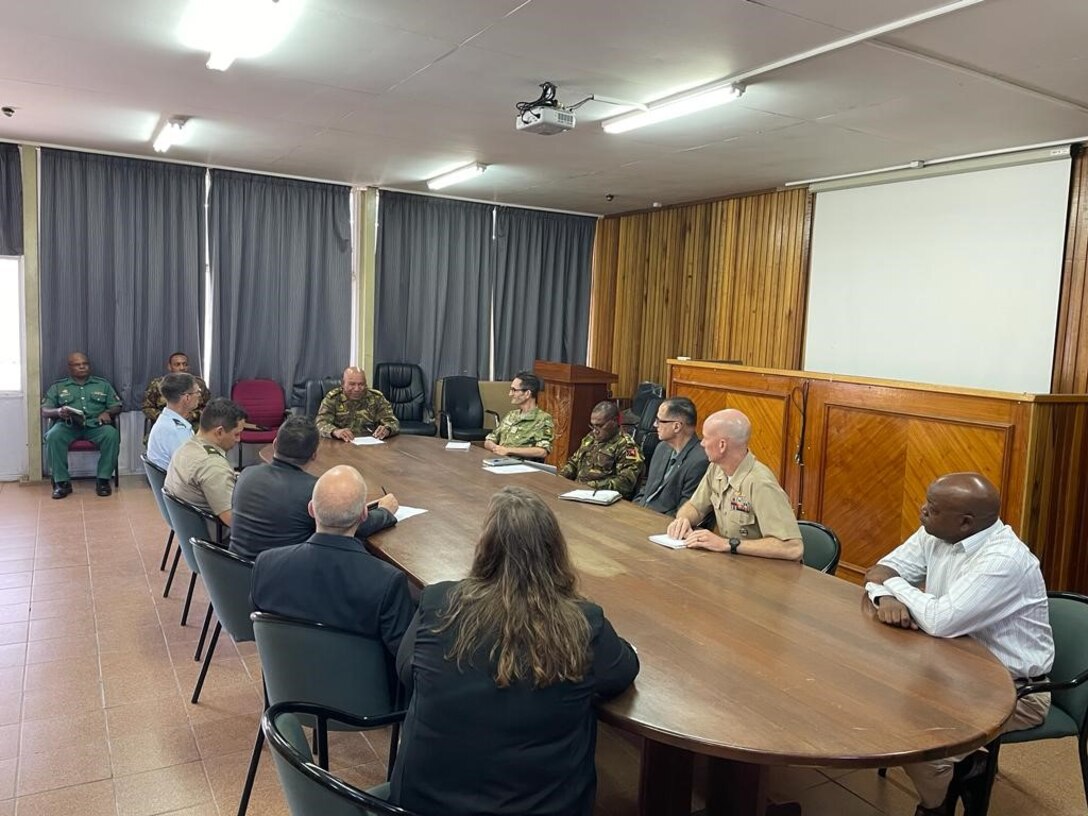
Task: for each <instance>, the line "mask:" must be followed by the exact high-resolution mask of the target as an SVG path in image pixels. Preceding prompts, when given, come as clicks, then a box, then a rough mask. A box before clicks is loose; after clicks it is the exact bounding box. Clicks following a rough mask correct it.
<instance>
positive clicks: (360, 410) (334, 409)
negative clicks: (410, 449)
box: [316, 366, 400, 442]
mask: <svg viewBox="0 0 1088 816" xmlns="http://www.w3.org/2000/svg"><path fill="white" fill-rule="evenodd" d="M316 421H317V430H318V431H319V432H320V433H321V435H322V436H327V437H332V438H333V439H342V440H343V441H345V442H350V441H351V440H353V439H354V438H355V437H357V436H373V437H374V438H375V439H385V438H386V437H388V436H393V435H394V434H396V433H397V431H399V430H400V422H398V421H397V415H396V414H394V413H393V406H392V405H390V404H389V400H387V399H386V398H385V397H384V396H383V395H382V392H381V391H375V390H374V389H372V388H368V387H367V384H366V374H364V373H363V372H362V370H360V369H358V368H355V367H354V366H352V367H350V368H347V369H345V370H344V378H343V380H341V385H340V387H339V388H334V389H333V390H332V391H330V392H329V393H328V394H326V395H325V399H323V400H321V407H320V408H318V409H317V420H316Z"/></svg>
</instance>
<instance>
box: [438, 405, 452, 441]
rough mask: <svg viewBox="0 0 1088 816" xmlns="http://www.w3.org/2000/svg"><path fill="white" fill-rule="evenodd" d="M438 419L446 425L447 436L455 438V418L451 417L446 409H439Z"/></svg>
mask: <svg viewBox="0 0 1088 816" xmlns="http://www.w3.org/2000/svg"><path fill="white" fill-rule="evenodd" d="M438 421H439V422H440V423H445V425H446V438H447V439H453V420H451V419H450V415H449V414H448V413H446V412H445V411H439V412H438Z"/></svg>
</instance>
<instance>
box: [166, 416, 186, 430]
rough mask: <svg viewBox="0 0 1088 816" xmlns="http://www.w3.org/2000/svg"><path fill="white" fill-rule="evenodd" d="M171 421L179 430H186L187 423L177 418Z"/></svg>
mask: <svg viewBox="0 0 1088 816" xmlns="http://www.w3.org/2000/svg"><path fill="white" fill-rule="evenodd" d="M170 421H171V422H173V423H174V424H175V425H177V426H178V427H179V428H184V427H185V426H186V424H187V423H185V422H182V421H181V420H180V419H176V418H172V419H171V420H170Z"/></svg>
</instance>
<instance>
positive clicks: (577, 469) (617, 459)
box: [559, 402, 644, 499]
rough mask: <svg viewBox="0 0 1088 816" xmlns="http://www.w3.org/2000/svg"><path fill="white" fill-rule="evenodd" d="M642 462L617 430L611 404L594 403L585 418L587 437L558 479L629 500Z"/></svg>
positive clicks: (633, 446)
mask: <svg viewBox="0 0 1088 816" xmlns="http://www.w3.org/2000/svg"><path fill="white" fill-rule="evenodd" d="M643 463H644V460H643V458H642V451H640V450H639V449H638V445H636V444H635V440H633V439H632V438H631V437H630V436H628V435H627V434H626V433H624V432H622V431H621V430H620V412H619V409H618V408H617V407H616V403H614V402H598V403H597V405H596V406H594V408H593V413H591V414H590V415H589V433H588V434H586V436H585V438H584V439H583V440H582V444H581V445H579V446H578V450H576V451H575V452H574V454H573V455H572V456H571V457H570V459H569V460H568V461H567V463H566V464H565V465H563V469H562V470H560V471H559V475H560V476H563V477H565V478H567V479H574V480H575V481H579V482H581V483H582V484H584V485H586V486H587V487H592V488H593V489H594V490H615V491H616V492H617V493H619V494H620V495H621V496H623V497H624V498H625V499H629V498H631V494H632V493H634V492H635V485H636V484H638V479H639V476H641V475H642V467H643Z"/></svg>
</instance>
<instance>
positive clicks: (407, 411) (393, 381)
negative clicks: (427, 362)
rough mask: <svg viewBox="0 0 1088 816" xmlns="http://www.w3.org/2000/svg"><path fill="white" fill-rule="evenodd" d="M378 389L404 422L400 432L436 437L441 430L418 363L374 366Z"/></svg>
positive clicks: (379, 364) (401, 421) (401, 423)
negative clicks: (435, 421) (428, 400)
mask: <svg viewBox="0 0 1088 816" xmlns="http://www.w3.org/2000/svg"><path fill="white" fill-rule="evenodd" d="M374 387H375V388H377V389H378V390H379V391H381V392H382V394H384V395H385V398H386V399H387V400H389V404H390V405H392V406H393V413H394V414H396V415H397V419H398V420H400V432H401V433H402V434H411V435H413V436H434V435H435V434H436V433H438V428H437V426H435V424H434V414H433V413H432V411H431V408H430V406H429V405H428V404H427V390H426V388H425V387H424V381H423V369H422V368H420V367H419V366H418V365H416V364H415V363H378V364H377V365H376V366H374Z"/></svg>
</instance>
